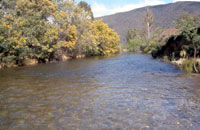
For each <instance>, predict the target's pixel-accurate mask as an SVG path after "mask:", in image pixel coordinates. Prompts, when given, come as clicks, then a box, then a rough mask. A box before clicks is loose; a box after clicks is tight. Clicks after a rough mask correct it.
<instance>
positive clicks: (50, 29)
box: [0, 0, 120, 68]
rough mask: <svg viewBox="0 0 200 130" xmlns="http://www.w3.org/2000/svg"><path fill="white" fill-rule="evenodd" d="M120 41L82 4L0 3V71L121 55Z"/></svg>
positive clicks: (62, 0) (44, 0) (56, 0)
mask: <svg viewBox="0 0 200 130" xmlns="http://www.w3.org/2000/svg"><path fill="white" fill-rule="evenodd" d="M119 40H120V39H119V36H118V35H117V33H115V32H114V31H113V30H112V29H111V28H109V27H108V25H107V24H105V23H103V22H102V21H101V20H94V18H93V13H92V11H91V8H90V6H89V5H88V4H87V3H86V2H83V1H81V2H80V3H78V4H77V3H76V2H74V1H71V0H40V1H38V0H15V1H13V0H1V1H0V68H1V67H12V66H23V65H26V64H27V62H29V61H34V62H35V63H45V62H53V61H59V60H65V59H67V58H69V57H70V58H71V57H77V56H93V55H109V54H113V53H118V52H119V51H120V48H119V44H118V42H119Z"/></svg>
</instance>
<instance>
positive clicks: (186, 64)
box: [183, 59, 194, 73]
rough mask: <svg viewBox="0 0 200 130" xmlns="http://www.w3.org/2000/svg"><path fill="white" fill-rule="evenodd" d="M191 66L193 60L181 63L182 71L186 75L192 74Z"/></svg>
mask: <svg viewBox="0 0 200 130" xmlns="http://www.w3.org/2000/svg"><path fill="white" fill-rule="evenodd" d="M193 65H194V60H193V59H190V60H185V61H184V62H183V70H185V71H186V72H187V73H192V72H193V70H194V69H193Z"/></svg>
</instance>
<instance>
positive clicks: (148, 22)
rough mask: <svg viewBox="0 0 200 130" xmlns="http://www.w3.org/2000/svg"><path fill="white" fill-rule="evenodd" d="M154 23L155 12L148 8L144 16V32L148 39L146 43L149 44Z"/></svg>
mask: <svg viewBox="0 0 200 130" xmlns="http://www.w3.org/2000/svg"><path fill="white" fill-rule="evenodd" d="M153 25H154V15H153V12H152V11H151V10H150V9H149V8H147V9H146V16H145V18H144V34H145V39H146V45H148V44H149V40H150V39H151V31H152V27H153Z"/></svg>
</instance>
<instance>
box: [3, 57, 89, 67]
mask: <svg viewBox="0 0 200 130" xmlns="http://www.w3.org/2000/svg"><path fill="white" fill-rule="evenodd" d="M82 58H86V55H77V56H66V55H62V56H60V57H59V58H58V59H53V60H51V59H45V60H39V59H36V58H33V59H25V60H24V61H23V62H22V64H16V63H15V64H13V65H12V66H9V67H8V66H6V67H3V65H1V64H0V69H3V68H13V67H23V66H35V65H38V64H49V63H57V62H64V61H68V60H72V59H82Z"/></svg>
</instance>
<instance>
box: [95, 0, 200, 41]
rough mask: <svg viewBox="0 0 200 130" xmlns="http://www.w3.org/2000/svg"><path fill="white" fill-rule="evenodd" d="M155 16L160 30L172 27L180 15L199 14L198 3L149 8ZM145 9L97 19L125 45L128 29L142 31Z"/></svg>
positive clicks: (156, 24)
mask: <svg viewBox="0 0 200 130" xmlns="http://www.w3.org/2000/svg"><path fill="white" fill-rule="evenodd" d="M149 8H150V10H151V11H152V12H153V13H154V16H155V26H159V27H162V28H168V27H173V22H174V21H175V20H177V18H179V17H180V15H181V14H182V13H189V14H191V15H197V14H200V2H192V1H187V2H176V3H170V4H164V5H157V6H149ZM145 10H146V7H143V8H138V9H134V10H131V11H127V12H121V13H117V14H113V15H108V16H104V17H99V18H97V19H103V21H104V22H105V23H107V24H108V25H109V26H110V27H111V28H113V29H114V30H115V31H116V32H117V33H118V34H119V35H120V38H121V41H120V43H121V44H126V43H127V41H126V34H127V32H128V30H129V29H130V28H137V29H142V24H143V21H144V16H145Z"/></svg>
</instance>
